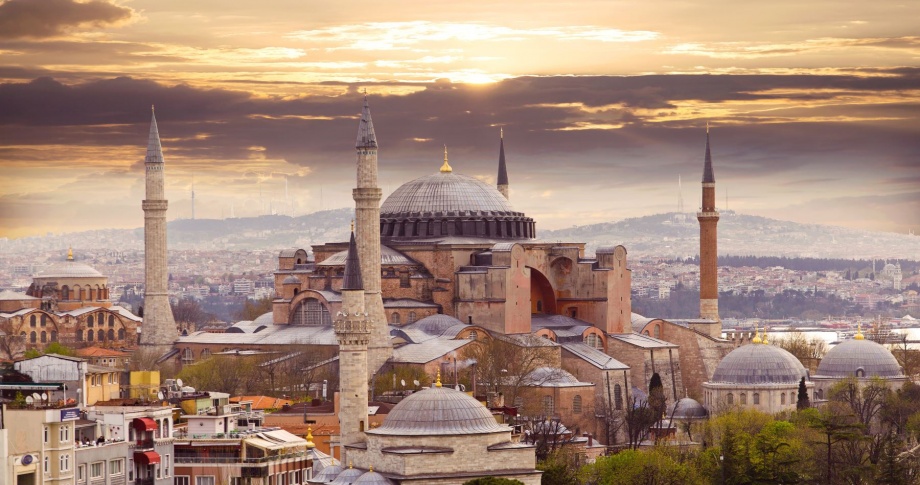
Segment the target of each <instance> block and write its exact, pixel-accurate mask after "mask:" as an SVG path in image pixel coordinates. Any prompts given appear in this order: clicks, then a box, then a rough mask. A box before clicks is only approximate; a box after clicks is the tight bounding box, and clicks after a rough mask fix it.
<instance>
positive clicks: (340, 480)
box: [330, 468, 364, 485]
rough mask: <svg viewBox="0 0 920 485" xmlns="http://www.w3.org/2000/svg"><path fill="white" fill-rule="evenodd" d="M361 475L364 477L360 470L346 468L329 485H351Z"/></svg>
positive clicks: (362, 471)
mask: <svg viewBox="0 0 920 485" xmlns="http://www.w3.org/2000/svg"><path fill="white" fill-rule="evenodd" d="M361 475H364V470H362V469H360V468H346V469H345V470H342V473H339V476H337V477H335V480H333V481H332V482H330V483H331V485H353V484H354V483H355V481H357V480H358V478H360V477H361Z"/></svg>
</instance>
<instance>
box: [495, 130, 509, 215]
mask: <svg viewBox="0 0 920 485" xmlns="http://www.w3.org/2000/svg"><path fill="white" fill-rule="evenodd" d="M498 136H499V139H500V140H499V144H498V178H496V181H495V185H496V186H497V188H498V191H499V192H501V193H502V195H504V196H505V199H506V200H511V196H510V193H509V190H508V167H507V166H506V165H505V130H504V128H499V131H498Z"/></svg>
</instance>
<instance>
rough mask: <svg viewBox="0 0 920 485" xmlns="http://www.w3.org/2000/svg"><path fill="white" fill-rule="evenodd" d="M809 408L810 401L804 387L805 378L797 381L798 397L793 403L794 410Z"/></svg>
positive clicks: (806, 389)
mask: <svg viewBox="0 0 920 485" xmlns="http://www.w3.org/2000/svg"><path fill="white" fill-rule="evenodd" d="M810 407H811V400H810V399H808V388H807V387H805V378H804V377H803V378H802V380H800V381H799V395H798V399H797V400H796V402H795V408H796V409H799V410H802V409H806V408H810Z"/></svg>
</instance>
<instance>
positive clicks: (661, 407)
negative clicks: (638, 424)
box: [648, 372, 668, 425]
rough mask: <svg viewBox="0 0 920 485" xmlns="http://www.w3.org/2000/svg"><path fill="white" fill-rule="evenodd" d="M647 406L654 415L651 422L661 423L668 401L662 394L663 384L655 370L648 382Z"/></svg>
mask: <svg viewBox="0 0 920 485" xmlns="http://www.w3.org/2000/svg"><path fill="white" fill-rule="evenodd" d="M648 407H649V410H650V411H651V413H652V416H653V417H654V420H653V423H658V424H659V425H660V424H661V420H662V419H664V413H665V411H666V410H667V407H668V402H667V398H665V396H664V384H662V382H661V375H659V374H658V373H657V372H655V373H654V374H652V378H651V379H649V383H648Z"/></svg>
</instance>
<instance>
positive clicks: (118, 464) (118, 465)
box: [109, 458, 125, 475]
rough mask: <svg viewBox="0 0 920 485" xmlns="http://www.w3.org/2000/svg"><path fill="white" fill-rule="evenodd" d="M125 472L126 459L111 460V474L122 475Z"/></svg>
mask: <svg viewBox="0 0 920 485" xmlns="http://www.w3.org/2000/svg"><path fill="white" fill-rule="evenodd" d="M124 472H125V459H124V458H122V459H120V460H112V461H110V462H109V475H121V474H122V473H124Z"/></svg>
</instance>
